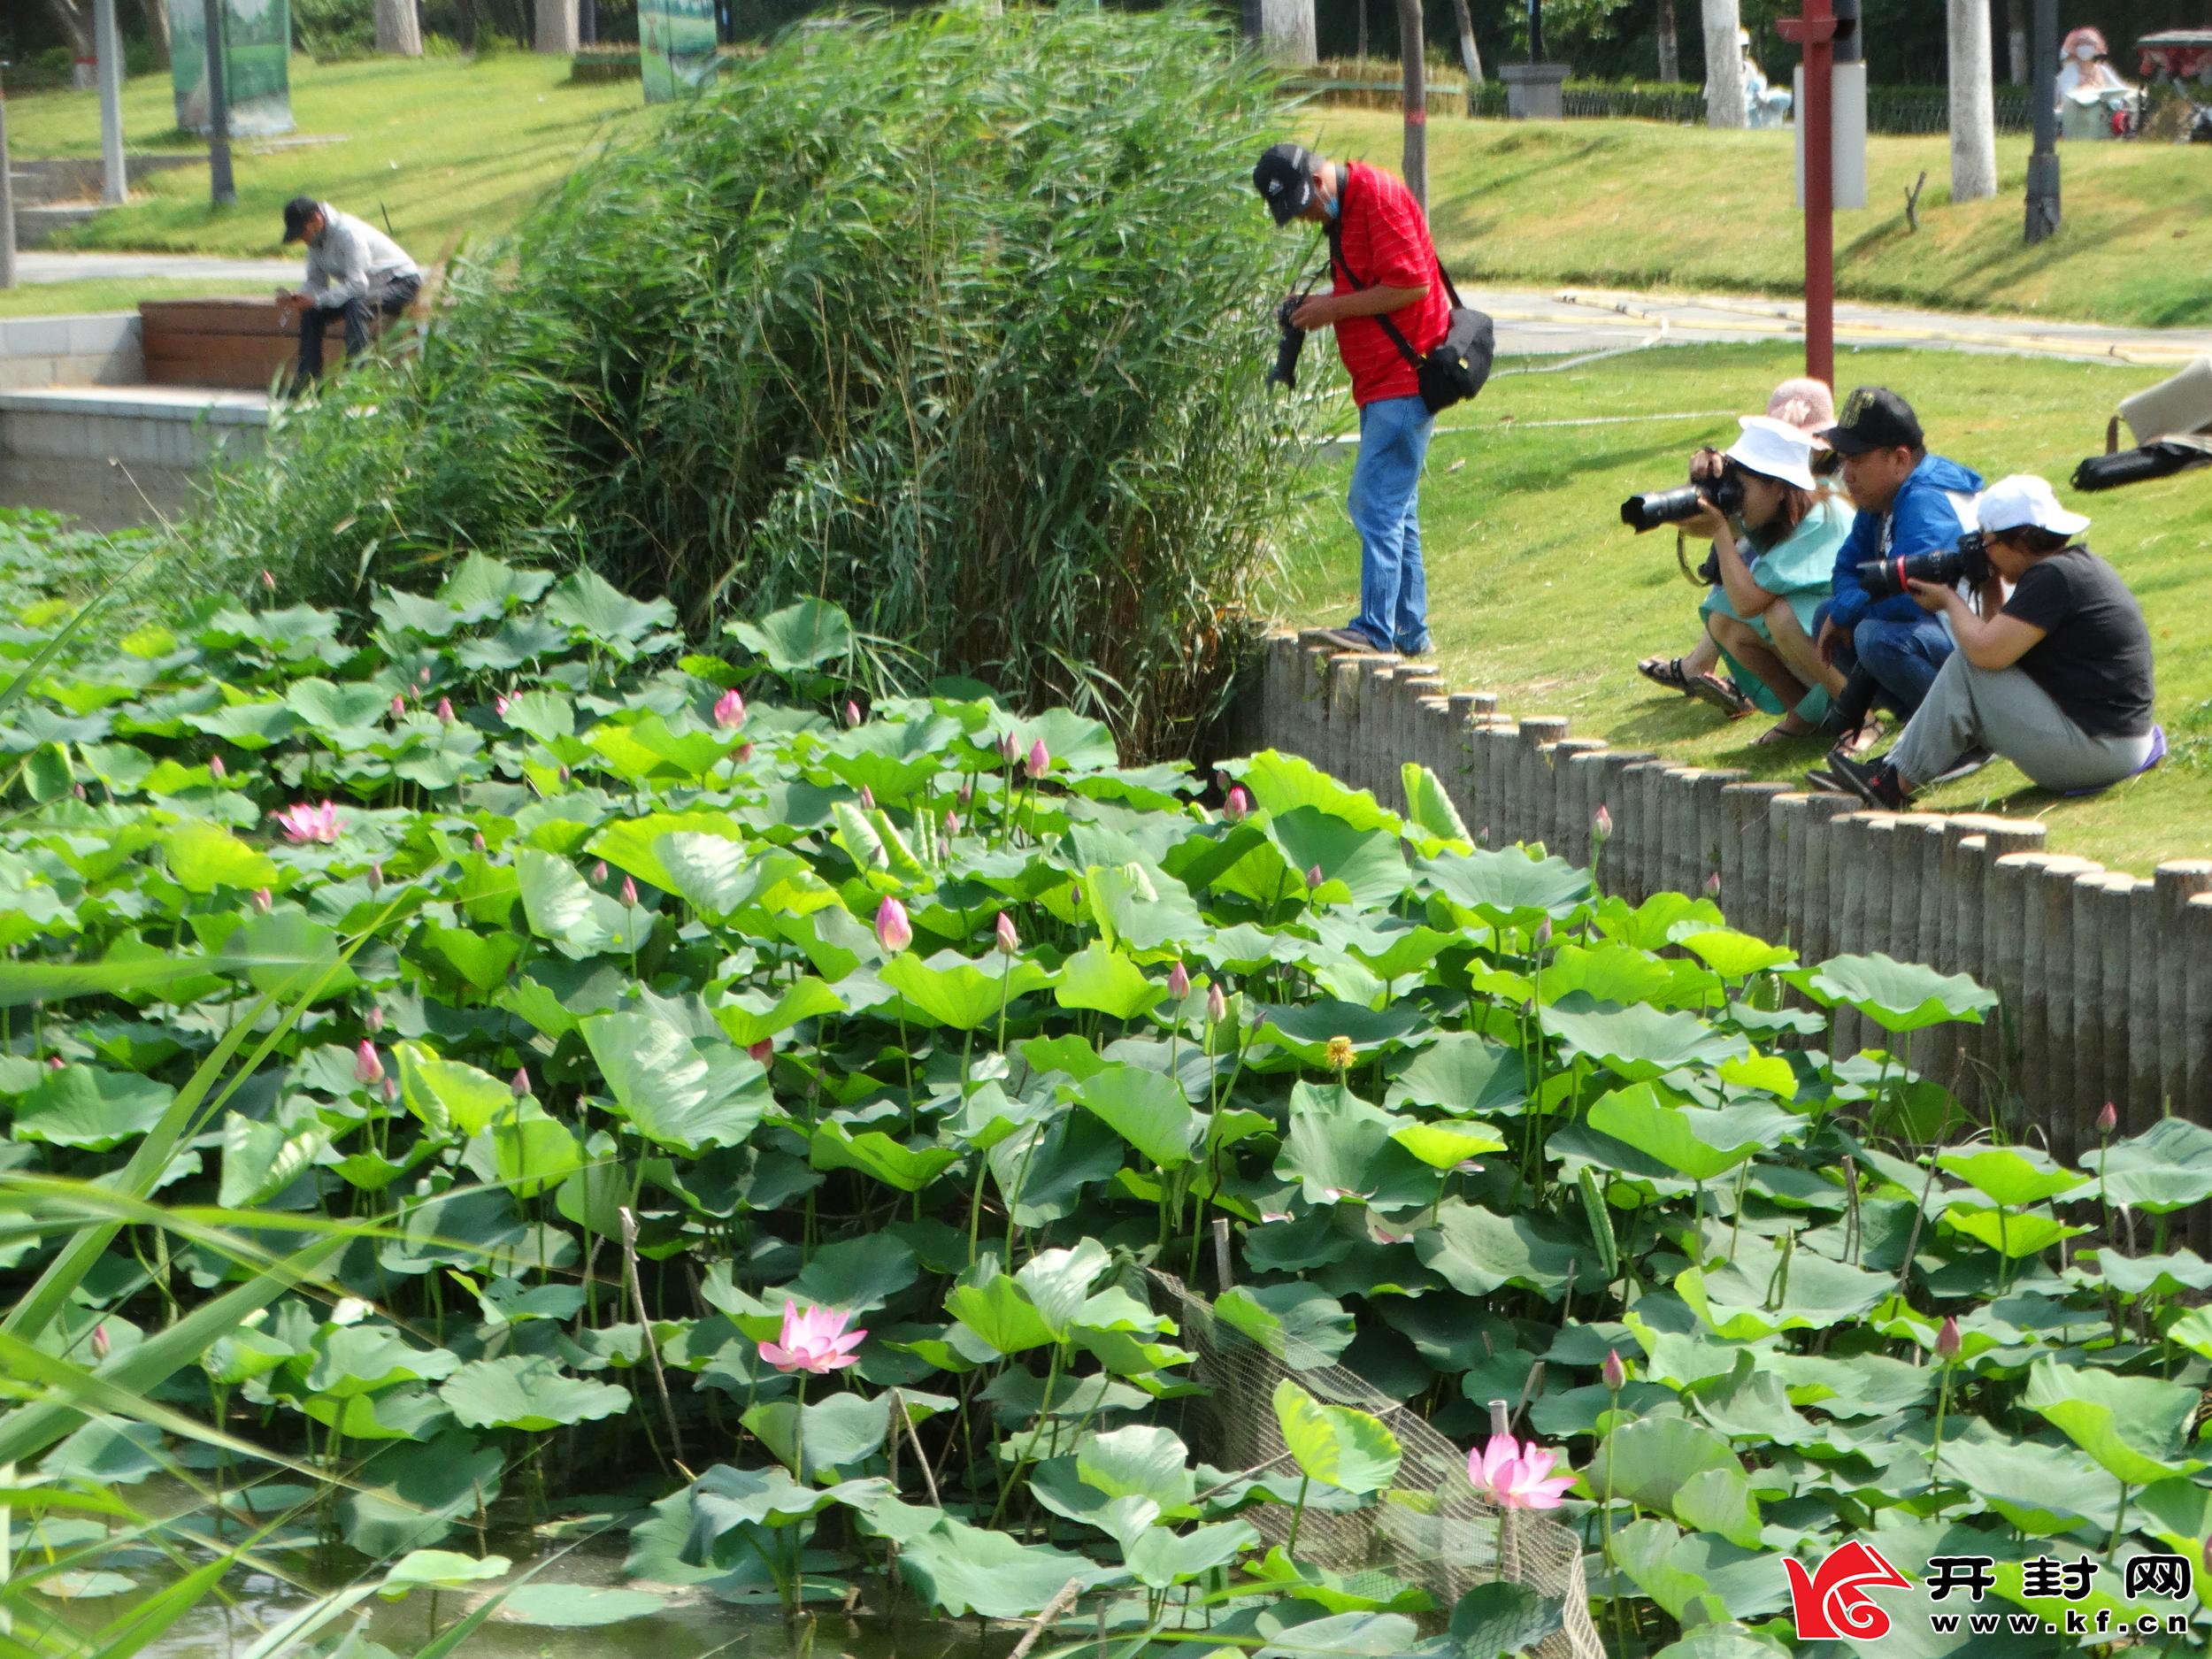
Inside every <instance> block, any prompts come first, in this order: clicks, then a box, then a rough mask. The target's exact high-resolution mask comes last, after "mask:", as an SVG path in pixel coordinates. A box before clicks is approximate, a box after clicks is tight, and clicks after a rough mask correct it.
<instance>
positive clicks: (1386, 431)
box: [1344, 397, 1436, 655]
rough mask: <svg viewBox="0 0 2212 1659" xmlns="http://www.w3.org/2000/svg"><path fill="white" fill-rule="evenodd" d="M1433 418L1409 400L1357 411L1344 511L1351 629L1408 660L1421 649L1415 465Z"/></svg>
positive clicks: (1425, 626)
mask: <svg viewBox="0 0 2212 1659" xmlns="http://www.w3.org/2000/svg"><path fill="white" fill-rule="evenodd" d="M1435 426H1436V417H1435V416H1433V415H1432V414H1430V413H1429V411H1428V405H1427V404H1425V403H1423V402H1422V401H1421V400H1420V399H1419V398H1417V397H1384V398H1379V399H1377V400H1376V401H1375V402H1374V403H1368V404H1366V405H1364V406H1363V408H1362V409H1361V410H1360V411H1359V459H1358V461H1357V462H1356V463H1355V464H1354V465H1353V467H1352V492H1351V494H1350V495H1348V496H1347V497H1346V498H1345V503H1344V504H1345V506H1346V507H1347V508H1348V509H1349V510H1350V511H1351V515H1352V527H1353V528H1354V529H1356V530H1357V531H1358V532H1359V544H1360V557H1359V615H1357V616H1356V617H1354V618H1352V626H1354V627H1355V628H1356V629H1358V630H1359V631H1360V632H1361V633H1362V634H1365V635H1366V636H1367V637H1368V638H1369V639H1371V640H1372V641H1375V643H1376V644H1378V645H1380V646H1385V647H1387V648H1388V649H1393V650H1399V651H1404V652H1406V653H1407V654H1408V655H1411V654H1413V653H1415V652H1417V651H1425V650H1427V649H1429V622H1428V612H1429V588H1428V579H1427V578H1426V577H1425V575H1424V574H1423V573H1422V570H1421V460H1422V457H1424V456H1425V455H1426V454H1427V453H1428V449H1429V434H1430V433H1431V432H1432V431H1433V430H1434V429H1435Z"/></svg>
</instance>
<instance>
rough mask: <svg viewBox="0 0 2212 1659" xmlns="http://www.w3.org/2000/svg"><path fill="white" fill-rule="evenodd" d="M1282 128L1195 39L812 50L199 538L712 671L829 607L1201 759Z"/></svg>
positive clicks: (597, 207) (1255, 562)
mask: <svg viewBox="0 0 2212 1659" xmlns="http://www.w3.org/2000/svg"><path fill="white" fill-rule="evenodd" d="M1275 108H1276V105H1275V102H1274V94H1273V91H1272V88H1271V84H1270V83H1269V81H1268V80H1267V79H1266V76H1265V72H1264V71H1263V70H1261V69H1260V68H1258V67H1257V66H1256V65H1251V64H1250V63H1248V61H1246V60H1244V59H1241V58H1237V57H1235V56H1234V55H1233V53H1232V51H1231V50H1230V48H1229V44H1228V42H1227V41H1226V39H1225V35H1223V34H1222V32H1221V30H1220V28H1219V27H1218V25H1217V23H1216V22H1215V21H1214V20H1212V19H1209V18H1206V17H1203V16H1202V15H1200V14H1198V13H1195V12H1189V11H1181V10H1178V11H1170V12H1160V13H1156V14H1152V15H1148V16H1130V15H1125V14H1115V13H1103V12H1091V11H1087V10H1071V11H1069V12H1064V13H1063V12H1010V13H1008V14H1007V15H1006V16H1004V17H1002V18H988V19H987V18H985V17H984V16H982V15H981V14H980V13H979V12H966V11H954V12H944V13H938V14H931V15H928V16H926V17H923V18H919V19H912V20H906V21H893V20H889V19H876V18H871V19H863V20H861V21H859V22H858V23H857V24H856V25H855V26H853V27H838V28H815V29H810V30H807V31H805V32H803V34H802V35H795V36H793V37H790V38H787V39H786V40H785V41H783V42H781V43H780V44H779V45H778V46H777V47H776V48H774V49H773V50H772V51H770V52H769V53H768V54H767V55H765V56H764V57H763V58H757V59H755V60H752V61H750V62H749V64H748V65H746V66H744V67H743V68H741V69H740V70H738V71H736V72H733V73H732V74H731V75H730V76H728V77H726V84H724V85H723V86H722V87H721V88H718V90H716V91H714V92H712V93H710V94H709V95H706V96H704V97H703V98H702V99H701V101H699V102H698V103H696V104H692V105H690V106H688V107H687V108H685V109H684V110H682V111H679V112H677V114H676V115H675V116H674V118H673V119H672V120H671V122H670V123H669V125H668V126H667V127H665V128H664V130H663V131H662V132H661V134H659V135H658V136H657V138H656V139H655V141H654V142H652V143H651V144H649V145H641V146H635V147H629V148H625V149H622V150H618V151H617V152H615V153H611V154H609V155H606V156H604V157H601V158H599V159H597V160H595V161H594V162H592V163H590V164H588V165H585V166H584V167H583V168H581V169H580V171H579V172H578V173H577V174H576V175H575V176H574V177H573V178H572V180H571V181H570V183H569V185H568V186H567V187H566V188H565V190H564V191H563V193H562V194H561V195H560V196H558V197H557V199H555V200H553V201H551V202H549V203H548V204H546V205H545V206H544V207H543V208H542V209H541V210H540V211H537V212H536V213H535V214H534V216H533V217H532V218H531V219H529V220H528V221H527V222H526V225H525V226H524V227H523V229H522V230H521V232H520V234H518V238H517V239H516V241H515V242H514V243H513V244H512V245H511V246H508V247H503V248H501V249H497V250H492V251H490V252H489V253H488V254H487V255H486V257H482V258H480V259H477V260H474V261H472V262H467V263H465V264H463V265H460V266H458V267H457V269H456V270H454V271H453V272H452V273H451V274H450V275H449V280H448V283H447V294H448V296H449V305H448V308H447V310H446V311H445V313H444V317H443V319H442V322H441V324H440V326H438V327H437V328H436V329H435V330H434V332H433V333H432V334H431V336H430V338H429V339H428V341H427V342H426V345H425V348H424V349H423V351H422V352H421V354H420V356H419V359H418V361H417V362H416V363H415V364H414V365H412V366H411V368H410V369H408V370H406V371H404V372H401V373H388V374H387V373H363V374H359V375H357V376H354V377H351V378H350V379H349V381H348V382H347V383H346V385H345V386H344V387H343V388H342V389H341V390H339V391H337V392H336V393H334V395H333V396H331V397H330V398H328V399H327V400H326V401H325V402H324V403H322V404H321V405H320V406H319V407H318V408H316V409H314V410H312V411H309V412H307V413H305V414H303V415H302V416H299V417H297V418H296V419H290V420H288V421H286V422H284V423H282V424H281V425H280V426H279V427H278V428H277V429H276V432H275V434H274V442H273V447H274V449H276V450H277V452H278V453H279V455H280V459H279V460H278V461H277V462H276V463H275V464H274V465H271V466H270V467H268V468H267V469H266V470H263V471H258V472H245V473H242V474H240V475H238V476H236V477H234V478H231V479H229V480H225V481H224V482H223V484H222V485H221V486H220V487H219V490H218V492H217V494H216V495H215V498H214V500H213V501H212V503H211V506H210V509H209V513H208V523H207V526H206V528H207V530H208V532H209V534H211V536H212V537H213V538H214V541H215V543H216V544H217V545H218V546H219V547H220V548H221V549H225V550H227V552H228V553H229V554H230V556H231V557H234V558H235V559H238V560H240V561H242V562H243V564H244V565H245V567H246V568H248V569H251V568H255V567H259V566H272V567H275V568H277V569H278V570H279V572H280V573H281V574H288V575H289V576H290V578H291V579H292V580H293V581H294V582H295V583H296V585H297V586H299V587H301V588H305V589H307V590H309V591H311V592H313V593H315V594H316V595H317V596H319V597H321V598H323V599H325V600H327V601H346V600H349V598H351V597H352V596H354V595H358V594H361V593H365V591H366V590H365V586H364V584H365V582H366V581H367V580H368V579H369V578H371V577H372V576H373V577H375V578H378V579H380V580H409V579H410V578H411V577H419V576H421V575H423V574H426V570H427V567H431V566H437V565H443V564H445V563H446V562H447V561H448V560H449V557H451V555H452V554H453V552H454V550H455V549H459V548H478V549H487V550H491V551H495V552H497V553H499V554H501V555H503V556H505V557H516V558H522V559H527V560H532V561H544V560H553V561H556V562H562V563H578V562H581V563H588V564H589V565H592V566H594V567H595V568H596V569H597V570H598V571H599V572H601V573H603V575H605V576H607V577H608V578H609V579H610V580H613V581H615V582H616V583H618V585H620V586H622V587H624V588H627V589H629V590H632V591H637V592H644V593H651V594H665V595H668V596H670V597H671V598H672V599H673V600H675V601H676V603H677V604H678V607H679V609H680V612H681V616H682V620H683V622H684V624H685V626H687V629H689V630H690V631H691V632H693V633H694V634H700V633H702V632H703V631H704V630H705V629H707V628H708V627H709V626H710V625H711V624H713V623H714V622H716V621H718V619H720V618H722V617H723V616H724V615H726V614H728V613H730V612H732V611H739V610H746V611H750V610H758V609H761V608H772V607H774V606H775V605H777V604H780V603H785V602H787V601H789V600H791V599H795V598H797V597H800V596H803V595H819V596H824V597H828V598H832V599H834V600H836V601H837V602H838V603H840V604H841V605H843V606H844V607H845V608H846V609H847V610H849V611H850V612H851V613H852V615H853V616H854V618H855V619H856V621H857V622H858V623H860V625H861V626H863V627H864V628H866V629H867V630H868V631H870V632H871V633H872V634H877V635H879V636H882V637H885V638H887V639H890V640H893V641H897V642H899V643H900V644H902V645H903V646H904V647H906V648H907V651H908V654H909V657H910V661H912V662H913V663H915V664H919V665H921V666H920V668H919V669H918V671H917V672H935V671H948V670H952V671H958V672H964V673H969V674H972V675H976V676H979V677H981V678H984V679H986V680H989V681H990V682H992V683H994V684H995V685H996V686H998V687H1000V688H1002V690H1003V691H1005V692H1006V693H1007V694H1008V695H1010V696H1012V697H1014V698H1015V699H1017V700H1018V701H1020V702H1022V703H1027V704H1029V705H1031V706H1042V705H1044V704H1046V703H1071V704H1073V705H1074V706H1075V707H1077V708H1079V709H1081V710H1084V711H1086V712H1089V713H1094V714H1097V715H1099V716H1101V717H1102V718H1108V719H1110V721H1111V722H1112V723H1113V725H1114V726H1115V727H1116V729H1117V731H1118V733H1120V734H1121V735H1122V736H1123V737H1124V738H1125V740H1127V741H1130V742H1131V743H1132V744H1133V746H1134V747H1135V748H1136V749H1139V750H1140V751H1143V752H1148V753H1157V752H1167V751H1175V750H1180V749H1187V748H1188V747H1189V746H1190V745H1191V744H1192V742H1193V741H1194V737H1195V735H1196V733H1197V730H1198V728H1199V726H1201V725H1202V722H1203V721H1204V719H1205V718H1207V716H1208V714H1209V713H1210V710H1212V709H1213V708H1214V707H1215V706H1216V705H1217V703H1218V702H1219V700H1220V698H1221V697H1222V695H1224V688H1225V676H1226V671H1227V668H1228V667H1229V665H1230V662H1231V659H1232V657H1233V641H1234V633H1235V629H1236V626H1237V620H1238V618H1240V615H1241V612H1242V605H1243V602H1244V599H1245V596H1246V595H1247V593H1248V589H1249V588H1250V585H1251V583H1252V581H1253V579H1254V578H1255V576H1256V573H1257V572H1258V568H1259V566H1260V565H1261V564H1262V561H1263V557H1264V549H1265V546H1266V541H1265V538H1266V534H1267V532H1268V530H1269V528H1270V526H1271V525H1272V524H1273V523H1275V522H1276V520H1277V518H1278V517H1279V510H1280V508H1281V506H1282V504H1283V503H1284V501H1285V499H1286V494H1287V489H1288V483H1289V475H1290V472H1291V469H1290V467H1289V466H1288V465H1286V462H1287V459H1288V448H1287V446H1288V444H1289V442H1290V440H1291V439H1292V437H1293V435H1294V434H1292V433H1291V432H1290V430H1289V429H1288V427H1287V426H1286V423H1285V422H1284V421H1283V420H1282V419H1281V418H1280V414H1279V408H1280V406H1279V404H1278V403H1273V402H1271V399H1270V397H1269V396H1268V394H1267V391H1266V388H1264V387H1263V371H1264V368H1265V365H1266V364H1267V362H1268V361H1269V360H1270V359H1271V356H1272V348H1273V344H1274V329H1273V323H1272V319H1271V314H1270V313H1271V307H1272V303H1273V301H1274V298H1275V297H1276V296H1278V295H1279V294H1280V293H1281V292H1282V291H1283V288H1282V283H1283V280H1284V277H1285V268H1286V262H1287V261H1288V260H1289V259H1291V258H1292V257H1294V256H1295V255H1296V254H1298V253H1301V252H1302V251H1304V246H1303V244H1304V242H1305V239H1304V238H1302V237H1289V236H1284V237H1275V236H1273V235H1271V233H1270V229H1269V227H1268V224H1267V220H1266V216H1265V215H1264V214H1263V212H1261V211H1260V209H1259V204H1257V202H1256V200H1255V199H1254V198H1253V196H1252V194H1251V187H1250V184H1249V182H1248V179H1249V168H1250V165H1251V161H1252V157H1253V156H1254V155H1255V154H1256V151H1257V150H1258V149H1259V148H1260V146H1261V145H1262V144H1263V143H1264V142H1266V139H1267V137H1268V136H1269V130H1268V129H1269V123H1270V120H1271V114H1272V111H1274V109H1275ZM370 405H374V406H375V409H376V413H375V414H374V415H373V416H371V415H370V414H369V413H368V412H367V411H368V408H369V406H370Z"/></svg>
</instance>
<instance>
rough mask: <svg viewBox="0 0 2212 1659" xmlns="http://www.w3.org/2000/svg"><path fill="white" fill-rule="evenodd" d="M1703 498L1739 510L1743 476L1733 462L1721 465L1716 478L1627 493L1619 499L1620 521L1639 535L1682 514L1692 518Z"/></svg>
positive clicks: (1679, 518)
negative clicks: (1627, 495) (1635, 493)
mask: <svg viewBox="0 0 2212 1659" xmlns="http://www.w3.org/2000/svg"><path fill="white" fill-rule="evenodd" d="M1705 501H1709V502H1711V503H1713V505H1714V506H1716V507H1717V508H1719V509H1720V510H1721V511H1723V512H1724V513H1739V512H1741V511H1743V479H1742V476H1741V475H1740V474H1739V473H1738V472H1737V471H1736V469H1735V467H1734V466H1733V465H1723V466H1722V468H1721V472H1720V476H1719V477H1718V478H1712V479H1707V480H1704V481H1703V482H1702V483H1697V484H1685V485H1683V486H1682V488H1679V489H1658V490H1649V491H1647V492H1646V493H1645V494H1643V495H1631V496H1630V497H1629V498H1628V499H1627V500H1626V501H1624V502H1623V503H1621V522H1622V523H1623V524H1624V525H1626V526H1628V527H1629V528H1630V529H1632V530H1633V531H1634V532H1635V533H1636V534H1638V535H1641V534H1643V533H1644V532H1645V531H1647V530H1656V529H1657V528H1658V527H1659V526H1661V525H1663V524H1680V523H1681V522H1682V521H1683V520H1684V519H1685V518H1695V517H1696V516H1697V510H1698V508H1699V506H1700V505H1701V503H1703V502H1705Z"/></svg>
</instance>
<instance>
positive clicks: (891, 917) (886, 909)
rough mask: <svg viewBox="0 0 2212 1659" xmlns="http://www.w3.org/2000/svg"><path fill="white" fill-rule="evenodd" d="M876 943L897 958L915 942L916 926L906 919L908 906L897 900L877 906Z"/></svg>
mask: <svg viewBox="0 0 2212 1659" xmlns="http://www.w3.org/2000/svg"><path fill="white" fill-rule="evenodd" d="M876 942H877V943H878V944H879V945H881V946H882V947H883V948H884V949H886V950H887V951H889V952H890V953H891V954H892V955H893V956H896V955H898V953H899V952H900V951H902V950H904V949H906V948H907V947H908V946H909V945H910V944H912V943H913V942H914V924H913V923H911V922H910V921H908V920H907V919H906V906H905V905H903V904H902V903H900V902H898V901H897V900H896V899H888V898H887V899H886V900H884V902H882V903H880V904H879V905H877V906H876Z"/></svg>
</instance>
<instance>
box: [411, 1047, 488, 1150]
mask: <svg viewBox="0 0 2212 1659" xmlns="http://www.w3.org/2000/svg"><path fill="white" fill-rule="evenodd" d="M392 1053H393V1055H394V1056H396V1058H397V1060H398V1062H399V1092H400V1098H401V1099H402V1100H403V1101H404V1102H406V1103H407V1110H410V1111H411V1112H413V1113H414V1114H415V1116H416V1117H418V1118H421V1119H422V1121H423V1122H424V1124H425V1125H427V1126H428V1127H429V1128H430V1129H431V1130H432V1131H433V1132H434V1133H438V1134H443V1133H446V1131H447V1130H448V1129H449V1127H450V1128H458V1129H459V1130H460V1131H461V1133H463V1134H465V1135H475V1134H481V1133H483V1132H484V1131H485V1130H487V1129H488V1128H489V1127H491V1125H492V1124H493V1123H494V1122H495V1121H496V1120H498V1119H500V1118H504V1117H507V1116H509V1115H511V1113H512V1112H513V1110H514V1108H515V1094H514V1089H513V1087H511V1085H509V1084H506V1083H503V1082H501V1081H500V1080H499V1079H497V1078H495V1077H493V1076H491V1075H490V1074H489V1073H488V1072H484V1071H478V1070H477V1069H476V1068H475V1067H474V1066H472V1065H466V1064H463V1063H462V1062H460V1061H458V1060H442V1059H440V1058H439V1057H438V1056H436V1055H435V1054H434V1053H432V1052H431V1051H430V1050H429V1049H428V1048H425V1047H424V1046H423V1045H422V1044H420V1043H417V1042H401V1043H395V1044H394V1045H393V1047H392Z"/></svg>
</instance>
